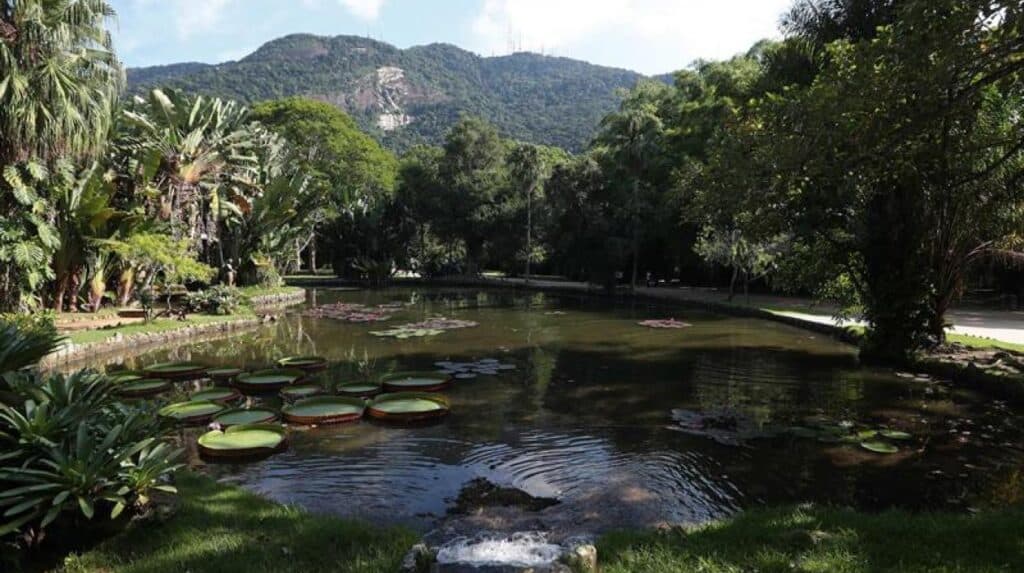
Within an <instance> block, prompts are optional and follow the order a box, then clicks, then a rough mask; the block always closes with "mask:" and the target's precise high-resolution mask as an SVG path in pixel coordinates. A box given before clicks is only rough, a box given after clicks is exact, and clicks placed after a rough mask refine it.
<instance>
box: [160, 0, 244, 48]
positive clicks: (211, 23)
mask: <svg viewBox="0 0 1024 573" xmlns="http://www.w3.org/2000/svg"><path fill="white" fill-rule="evenodd" d="M232 2H234V0H173V4H172V5H173V6H174V11H175V15H176V16H177V22H176V24H177V27H178V37H179V38H181V39H182V40H187V39H189V38H191V37H193V36H195V35H196V34H200V33H202V32H209V31H210V30H213V29H214V28H215V27H216V26H217V24H218V23H219V22H220V20H221V17H222V16H223V15H224V10H225V9H226V8H227V7H228V5H230V4H231V3H232Z"/></svg>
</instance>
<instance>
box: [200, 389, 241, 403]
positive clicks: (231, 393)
mask: <svg viewBox="0 0 1024 573" xmlns="http://www.w3.org/2000/svg"><path fill="white" fill-rule="evenodd" d="M241 397H242V395H241V394H240V393H239V392H238V390H235V389H234V388H209V389H206V390H200V391H198V392H196V393H195V394H192V396H190V397H189V400H208V401H210V402H221V403H225V402H234V401H235V400H238V399H239V398H241Z"/></svg>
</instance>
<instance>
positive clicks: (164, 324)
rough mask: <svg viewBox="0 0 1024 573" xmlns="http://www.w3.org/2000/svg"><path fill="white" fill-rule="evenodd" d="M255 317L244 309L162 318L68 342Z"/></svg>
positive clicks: (78, 334)
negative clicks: (219, 313)
mask: <svg viewBox="0 0 1024 573" xmlns="http://www.w3.org/2000/svg"><path fill="white" fill-rule="evenodd" d="M253 316H255V315H254V314H253V313H252V311H251V310H249V309H248V308H243V309H241V310H239V311H238V312H236V313H235V314H232V315H229V316H214V315H208V314H192V315H189V317H188V319H187V320H175V319H169V318H161V319H157V320H152V321H150V322H148V323H145V322H135V323H131V324H125V325H122V326H115V327H113V328H97V329H94V330H78V331H75V332H72V333H69V334H68V335H67V338H68V340H70V341H71V342H73V343H75V344H90V343H93V342H102V341H104V340H107V339H108V338H113V337H114V335H116V334H118V333H120V334H121V335H122V336H130V335H132V334H139V333H143V332H146V333H154V332H166V331H168V330H177V329H179V328H184V327H186V326H195V325H199V324H211V323H216V322H230V321H233V320H240V319H243V318H251V317H253Z"/></svg>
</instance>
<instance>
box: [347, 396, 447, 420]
mask: <svg viewBox="0 0 1024 573" xmlns="http://www.w3.org/2000/svg"><path fill="white" fill-rule="evenodd" d="M450 410H451V406H450V405H449V403H448V399H447V398H445V397H444V396H441V395H438V394H431V393H427V392H396V393H394V394H383V395H381V396H378V397H377V398H376V399H374V400H373V401H372V402H370V403H369V404H368V406H367V413H368V414H369V415H370V416H371V417H373V418H377V419H379V420H386V421H394V422H419V421H425V420H433V419H436V418H441V417H444V416H447V415H448V412H449V411H450Z"/></svg>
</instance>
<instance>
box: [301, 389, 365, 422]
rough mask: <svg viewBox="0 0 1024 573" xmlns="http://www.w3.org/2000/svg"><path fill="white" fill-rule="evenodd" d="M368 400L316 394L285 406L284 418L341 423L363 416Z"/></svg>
mask: <svg viewBox="0 0 1024 573" xmlns="http://www.w3.org/2000/svg"><path fill="white" fill-rule="evenodd" d="M365 409H366V402H364V401H363V400H362V399H361V398H353V397H350V396H316V397H313V398H305V399H303V400H299V401H298V402H295V403H294V404H291V405H288V406H285V407H284V409H282V410H281V412H282V413H283V414H284V419H285V420H287V421H289V422H291V423H293V424H340V423H343V422H354V421H356V420H358V419H359V418H362V417H363V411H364V410H365Z"/></svg>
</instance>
